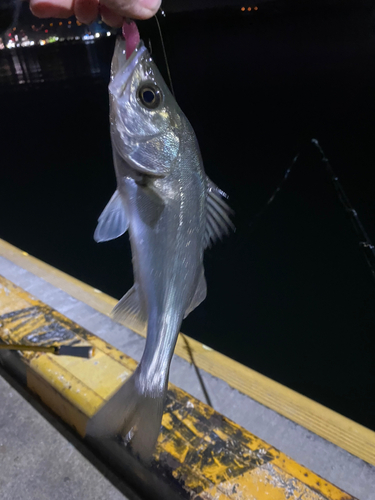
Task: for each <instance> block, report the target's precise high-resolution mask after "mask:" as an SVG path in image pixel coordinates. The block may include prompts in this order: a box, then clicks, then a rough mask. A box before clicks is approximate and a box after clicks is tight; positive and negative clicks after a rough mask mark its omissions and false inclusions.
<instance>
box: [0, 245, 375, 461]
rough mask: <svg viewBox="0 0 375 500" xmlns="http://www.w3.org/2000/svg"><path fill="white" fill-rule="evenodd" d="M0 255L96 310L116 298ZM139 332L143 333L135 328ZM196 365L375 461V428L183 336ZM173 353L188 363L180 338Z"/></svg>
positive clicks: (8, 252)
mask: <svg viewBox="0 0 375 500" xmlns="http://www.w3.org/2000/svg"><path fill="white" fill-rule="evenodd" d="M0 255H1V256H3V257H5V258H7V259H8V260H10V261H12V262H14V263H15V264H17V265H18V266H20V267H22V268H24V269H26V270H28V271H30V272H31V273H33V274H35V275H36V276H38V277H40V278H43V279H44V280H46V281H47V282H48V283H51V284H52V285H54V286H56V287H58V288H61V289H62V290H64V291H65V292H66V293H68V294H69V295H71V296H72V297H75V298H76V299H78V300H80V301H81V302H84V303H85V304H88V305H89V306H91V307H93V308H94V309H96V310H97V311H99V312H101V313H103V314H106V315H108V316H110V313H111V311H112V308H113V307H114V305H115V304H116V303H117V300H116V299H114V298H112V297H110V296H108V295H106V294H104V293H102V292H100V291H99V290H97V289H95V288H93V287H91V286H89V285H86V284H85V283H82V282H81V281H79V280H77V279H75V278H73V277H71V276H69V275H68V274H66V273H63V272H62V271H59V270H57V269H55V268H54V267H52V266H50V265H48V264H46V263H44V262H42V261H40V260H38V259H36V258H35V257H32V256H30V255H28V254H27V253H26V252H23V251H22V250H19V249H18V248H16V247H14V246H13V245H10V244H9V243H7V242H5V241H4V240H1V239H0ZM137 333H139V334H140V335H141V334H142V332H137ZM185 338H187V340H188V342H189V345H190V348H191V350H192V352H193V355H194V361H195V363H196V364H197V366H198V367H199V368H202V369H203V370H205V371H207V372H208V373H210V374H211V375H213V376H214V377H216V378H219V379H222V380H224V381H225V382H227V383H228V384H229V385H230V386H231V387H233V388H234V389H237V390H238V391H240V392H242V393H243V394H246V395H247V396H249V397H251V398H252V399H254V400H255V401H258V402H259V403H261V404H263V405H264V406H267V407H268V408H270V409H272V410H274V411H276V412H277V413H280V414H281V415H283V416H284V417H286V418H288V419H290V420H292V421H293V422H295V423H297V424H299V425H301V426H303V427H305V428H306V429H308V430H310V431H312V432H314V433H315V434H317V435H318V436H321V437H322V438H324V439H326V440H328V441H330V442H331V443H333V444H335V445H337V446H339V447H340V448H343V449H344V450H346V451H348V452H349V453H352V454H353V455H355V456H357V457H359V458H361V459H362V460H365V461H366V462H368V463H370V464H372V465H375V433H374V432H373V431H371V430H370V429H367V428H366V427H364V426H362V425H360V424H358V423H356V422H354V421H353V420H350V419H348V418H346V417H344V416H342V415H340V414H338V413H336V412H334V411H332V410H330V409H329V408H326V407H325V406H323V405H321V404H319V403H316V402H315V401H312V400H311V399H309V398H307V397H305V396H302V395H301V394H299V393H297V392H295V391H293V390H291V389H289V388H288V387H285V386H283V385H281V384H279V383H277V382H275V381H273V380H271V379H270V378H268V377H265V376H264V375H262V374H260V373H258V372H256V371H254V370H252V369H251V368H248V367H246V366H244V365H241V364H240V363H237V362H236V361H234V360H232V359H230V358H228V357H227V356H224V355H223V354H221V353H219V352H217V351H214V350H213V349H211V348H209V347H207V346H205V345H203V344H201V343H200V342H197V341H196V340H194V339H191V338H189V337H186V336H185ZM176 354H177V355H178V356H180V357H181V358H183V359H185V360H187V361H189V362H190V356H189V354H188V352H187V350H186V346H185V344H184V342H183V341H182V340H181V338H180V339H179V340H178V342H177V346H176Z"/></svg>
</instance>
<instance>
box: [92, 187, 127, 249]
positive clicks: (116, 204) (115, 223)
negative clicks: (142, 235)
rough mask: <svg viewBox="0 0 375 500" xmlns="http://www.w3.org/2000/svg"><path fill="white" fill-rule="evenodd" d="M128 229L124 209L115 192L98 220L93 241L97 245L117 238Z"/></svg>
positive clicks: (117, 193)
mask: <svg viewBox="0 0 375 500" xmlns="http://www.w3.org/2000/svg"><path fill="white" fill-rule="evenodd" d="M128 227H129V221H128V217H127V215H126V211H125V207H124V205H123V203H122V201H121V196H120V193H119V192H118V191H117V190H116V191H115V192H114V194H113V196H112V198H111V199H110V200H109V202H108V204H107V206H106V207H105V209H104V210H103V212H102V214H101V215H100V217H99V219H98V225H97V226H96V229H95V233H94V240H95V241H96V242H98V243H100V242H102V241H109V240H113V239H115V238H118V237H119V236H121V235H122V234H124V233H125V232H126V231H127V230H128Z"/></svg>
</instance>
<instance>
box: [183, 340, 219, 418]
mask: <svg viewBox="0 0 375 500" xmlns="http://www.w3.org/2000/svg"><path fill="white" fill-rule="evenodd" d="M180 335H181V337H182V340H183V341H184V342H185V347H186V350H187V352H188V354H189V358H190V361H191V363H192V365H193V366H194V369H195V373H196V374H197V377H198V380H199V383H200V385H201V388H202V391H203V394H204V397H205V398H206V403H207V404H208V405H209V406H211V407H212V408H213V406H212V401H211V398H210V396H209V394H208V391H207V389H206V385H205V383H204V381H203V378H202V375H201V373H200V371H199V368H198V367H197V365H196V364H195V361H194V356H193V350H192V348H191V347H190V344H189V342H188V339H187V338H186V337H185V335H184V334H183V333H180Z"/></svg>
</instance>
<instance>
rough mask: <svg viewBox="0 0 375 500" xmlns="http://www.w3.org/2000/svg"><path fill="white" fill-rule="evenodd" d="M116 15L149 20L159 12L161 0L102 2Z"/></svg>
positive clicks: (108, 0)
mask: <svg viewBox="0 0 375 500" xmlns="http://www.w3.org/2000/svg"><path fill="white" fill-rule="evenodd" d="M101 3H102V4H103V5H105V6H106V7H108V8H109V9H110V10H112V11H113V12H116V14H118V15H120V16H122V17H131V18H132V19H149V18H150V17H152V16H153V15H155V14H156V12H157V11H158V9H159V7H160V4H161V0H101Z"/></svg>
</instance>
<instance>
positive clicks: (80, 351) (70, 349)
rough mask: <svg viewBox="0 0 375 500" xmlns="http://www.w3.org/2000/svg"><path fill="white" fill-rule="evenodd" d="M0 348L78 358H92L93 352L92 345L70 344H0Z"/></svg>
mask: <svg viewBox="0 0 375 500" xmlns="http://www.w3.org/2000/svg"><path fill="white" fill-rule="evenodd" d="M0 350H6V351H30V352H44V353H49V354H55V355H56V356H75V357H79V358H92V357H93V356H94V354H95V348H94V347H93V346H91V345H90V346H71V345H50V346H45V345H25V344H0Z"/></svg>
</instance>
